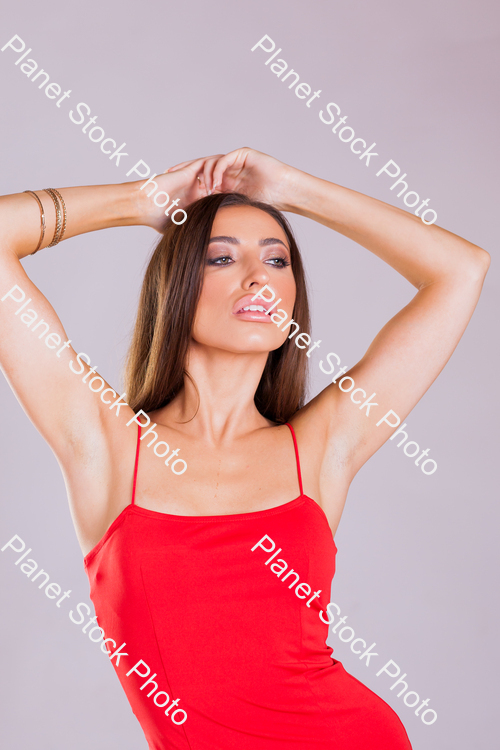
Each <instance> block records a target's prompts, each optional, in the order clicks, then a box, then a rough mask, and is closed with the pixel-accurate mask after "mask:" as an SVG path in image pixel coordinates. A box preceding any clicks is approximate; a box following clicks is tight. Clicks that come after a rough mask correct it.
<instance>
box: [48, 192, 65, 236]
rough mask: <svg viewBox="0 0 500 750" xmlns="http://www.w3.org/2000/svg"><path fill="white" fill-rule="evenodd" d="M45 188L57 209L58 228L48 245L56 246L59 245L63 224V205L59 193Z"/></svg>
mask: <svg viewBox="0 0 500 750" xmlns="http://www.w3.org/2000/svg"><path fill="white" fill-rule="evenodd" d="M44 190H45V192H46V193H47V194H48V195H50V197H51V198H52V200H53V201H54V207H55V209H56V228H55V229H54V236H53V237H52V242H51V243H50V245H47V247H54V245H57V243H58V242H59V240H60V234H61V225H62V212H61V206H60V205H59V199H58V198H57V195H56V194H55V193H54V191H53V190H52V188H44Z"/></svg>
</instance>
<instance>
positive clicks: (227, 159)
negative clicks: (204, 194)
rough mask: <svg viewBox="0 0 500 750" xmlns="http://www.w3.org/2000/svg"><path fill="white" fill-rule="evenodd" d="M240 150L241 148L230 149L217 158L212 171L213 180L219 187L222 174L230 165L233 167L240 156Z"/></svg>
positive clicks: (222, 177)
mask: <svg viewBox="0 0 500 750" xmlns="http://www.w3.org/2000/svg"><path fill="white" fill-rule="evenodd" d="M240 152H241V149H237V150H236V151H230V152H229V153H228V154H225V155H224V156H222V157H221V158H220V159H218V161H217V163H216V165H215V167H214V171H213V180H214V182H215V183H216V184H217V185H218V186H219V187H221V186H222V180H223V179H224V174H225V173H226V171H227V170H228V169H229V168H230V167H233V166H234V165H235V164H236V162H237V161H238V159H239V158H240V157H241V153H240Z"/></svg>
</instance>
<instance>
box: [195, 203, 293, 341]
mask: <svg viewBox="0 0 500 750" xmlns="http://www.w3.org/2000/svg"><path fill="white" fill-rule="evenodd" d="M265 284H267V285H268V287H269V288H270V289H272V291H273V292H274V293H275V297H274V301H277V300H278V299H280V298H281V302H280V303H279V304H278V305H277V307H275V308H274V310H273V312H276V310H278V309H282V310H285V311H286V313H287V314H288V318H287V322H288V321H289V320H290V318H291V315H292V310H293V306H294V303H295V293H296V287H295V279H294V276H293V273H292V267H291V258H290V249H289V245H288V240H287V237H286V234H285V232H284V231H283V229H282V228H281V226H280V225H279V224H278V223H277V222H276V221H275V220H274V219H273V218H272V216H270V215H269V214H268V213H266V212H265V211H261V210H260V209H258V208H253V207H251V206H228V207H227V208H221V209H219V211H218V212H217V214H216V217H215V220H214V223H213V226H212V232H211V235H210V243H209V246H208V252H207V259H206V265H205V276H204V281H203V288H202V291H201V296H200V300H199V302H198V307H197V310H196V316H195V321H194V326H193V333H192V337H193V339H194V340H195V341H197V342H198V343H199V344H203V345H205V346H210V347H214V348H217V349H223V350H225V351H231V352H269V351H273V350H274V349H278V348H279V347H280V346H281V345H282V344H283V342H284V341H285V340H286V338H287V335H288V333H289V331H290V328H287V329H286V331H280V329H279V328H278V326H277V325H276V324H274V323H273V322H272V320H271V315H272V313H271V314H269V315H266V314H265V312H264V311H249V310H246V311H245V310H244V309H243V308H245V307H248V306H249V305H259V306H264V307H265V308H266V309H267V308H268V307H270V306H271V305H272V304H273V302H269V303H266V302H264V301H263V300H262V299H256V300H255V301H253V302H252V297H253V296H254V294H256V293H257V292H258V291H259V290H260V289H261V288H262V287H263V286H264V285H265ZM265 296H266V297H267V298H268V299H269V298H270V297H271V294H270V292H268V291H267V290H266V291H265Z"/></svg>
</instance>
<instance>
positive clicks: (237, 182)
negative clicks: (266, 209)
mask: <svg viewBox="0 0 500 750" xmlns="http://www.w3.org/2000/svg"><path fill="white" fill-rule="evenodd" d="M187 169H190V170H194V174H195V175H196V176H197V177H199V181H198V182H199V185H200V186H201V188H202V189H203V191H204V192H203V194H204V195H210V194H211V193H212V192H219V193H229V192H236V193H243V194H244V195H247V196H248V197H249V198H252V199H253V200H260V201H264V202H265V203H270V204H271V205H273V206H275V207H276V208H278V209H279V210H281V211H286V210H290V206H291V204H292V200H291V197H292V196H291V193H292V192H293V190H294V185H295V184H296V182H297V180H296V179H294V176H295V175H299V174H300V172H299V171H298V170H296V169H294V168H293V167H290V166H288V165H287V164H284V163H283V162H281V161H278V159H274V158H273V157H272V156H268V155H267V154H263V153H261V152H260V151H255V150H254V149H251V148H238V149H236V151H231V152H230V153H228V154H225V155H223V154H218V155H216V156H207V157H203V158H201V159H194V160H193V161H186V162H182V163H181V164H176V165H175V166H174V167H170V169H169V170H168V174H171V175H175V174H177V173H178V172H184V171H185V170H187ZM192 173H193V172H190V174H192Z"/></svg>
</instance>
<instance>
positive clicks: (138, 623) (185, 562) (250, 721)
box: [84, 426, 411, 750]
mask: <svg viewBox="0 0 500 750" xmlns="http://www.w3.org/2000/svg"><path fill="white" fill-rule="evenodd" d="M290 429H291V430H292V428H291V426H290ZM292 434H293V430H292ZM139 436H140V428H139V435H138V437H139ZM294 443H295V436H294ZM138 445H140V444H139V443H138ZM295 449H296V455H297V469H298V473H299V482H300V483H301V480H300V465H299V463H298V453H297V448H296V443H295ZM138 457H139V452H137V455H136V470H135V474H134V493H135V482H136V476H137V460H138ZM266 535H267V537H269V538H270V539H272V540H273V542H275V544H276V547H275V549H274V550H273V552H274V551H276V550H278V549H279V548H281V551H280V552H279V554H278V555H277V556H276V557H274V558H273V560H272V561H269V562H268V564H267V565H266V564H265V563H266V561H267V560H269V557H271V554H273V553H271V552H265V551H264V550H263V549H262V548H261V547H257V548H256V549H255V550H254V551H253V552H252V551H251V550H252V547H254V545H256V544H257V543H258V542H259V541H260V540H261V539H262V538H263V537H265V536H266ZM262 545H263V546H265V547H266V548H267V549H270V547H271V546H272V545H271V542H269V541H267V540H265V541H264V542H262ZM335 554H336V547H335V543H334V541H333V537H332V533H331V530H330V527H329V525H328V522H327V519H326V516H325V514H324V513H323V511H322V510H321V508H320V507H319V505H317V503H316V502H315V501H314V500H312V499H311V498H309V497H307V496H306V495H304V494H302V486H301V494H300V495H299V497H297V498H295V499H294V500H291V501H290V502H288V503H286V504H284V505H281V506H279V507H277V508H271V509H268V510H263V511H257V512H254V513H239V514H236V515H225V516H177V515H170V514H167V513H159V512H156V511H152V510H147V509H146V508H141V507H139V506H137V505H135V504H134V503H132V504H130V505H128V506H127V507H126V508H125V509H124V510H123V511H122V513H120V515H119V516H118V518H116V519H115V521H114V522H113V524H112V525H111V526H110V528H109V529H108V531H107V532H106V534H105V535H104V537H103V539H102V540H101V541H100V542H99V543H98V544H97V545H96V547H94V549H93V550H92V551H91V552H90V553H89V554H88V555H87V556H86V558H85V561H84V562H85V568H86V571H87V574H88V576H89V580H90V590H91V598H92V601H93V603H94V606H95V610H96V614H97V616H98V623H99V625H100V627H101V628H103V629H104V631H105V636H106V638H113V640H114V641H115V642H116V644H117V647H119V646H120V645H121V644H122V643H125V644H126V647H124V648H122V653H126V654H127V656H124V657H123V658H121V660H120V663H119V665H118V666H116V665H115V661H116V658H117V657H115V658H113V659H112V660H111V661H112V663H113V665H114V666H115V670H116V672H117V675H118V677H119V679H120V681H121V683H122V685H123V688H124V689H125V692H126V694H127V697H128V700H129V701H130V704H131V706H132V710H133V711H134V713H135V715H136V716H137V718H138V720H139V721H140V723H141V726H142V728H143V730H144V733H145V735H146V738H147V741H148V745H149V748H150V750H153V749H154V750H173V749H175V750H177V749H179V750H181V749H182V750H235V749H236V750H271V749H273V750H276V749H277V748H281V749H282V750H286V749H287V748H290V750H311V749H312V750H411V745H410V742H409V740H408V737H407V734H406V732H405V730H404V727H403V725H402V723H401V722H400V720H399V718H398V717H397V715H396V714H395V713H394V711H393V710H392V709H391V708H390V707H389V706H388V705H387V704H386V703H385V702H384V701H383V700H382V699H381V698H379V697H378V696H377V695H375V693H373V692H372V691H371V690H369V689H368V688H367V687H365V686H364V685H362V684H361V683H360V682H359V681H358V680H356V679H355V678H354V677H352V676H351V675H349V674H348V673H347V672H346V671H345V670H344V668H343V666H342V664H341V663H340V662H338V661H336V660H334V659H333V658H332V656H331V654H332V649H331V648H330V647H329V646H327V645H326V643H325V641H326V638H327V635H328V626H327V625H325V624H324V623H322V621H321V620H320V618H319V612H320V611H321V609H323V610H324V611H325V613H326V605H327V604H328V602H329V599H330V597H329V594H330V584H331V580H332V578H333V575H334V572H335ZM279 561H281V562H279ZM283 563H286V564H287V566H288V567H287V569H286V572H285V571H283V574H282V576H281V577H278V572H277V571H278V570H282V568H283ZM273 565H275V568H274V570H273V569H272V567H273ZM292 568H293V570H294V571H296V572H297V573H298V574H299V576H300V582H301V583H307V584H309V585H310V587H311V589H312V591H313V592H315V591H317V590H319V589H321V590H322V593H321V594H320V596H319V598H316V599H314V600H313V601H311V603H310V606H309V607H308V606H307V604H306V602H307V601H310V597H308V598H304V599H302V598H299V596H298V595H296V593H295V587H294V581H296V580H297V579H296V577H295V576H294V575H290V576H289V578H288V579H287V580H282V579H283V578H284V577H285V576H286V573H288V572H289V571H290V569H292ZM289 585H291V586H292V588H290V587H289ZM296 585H297V586H299V583H298V582H297V584H296ZM304 592H305V589H304V588H303V589H301V593H304ZM106 646H107V647H108V648H109V649H110V651H111V652H113V651H115V650H116V648H115V647H114V646H113V643H112V642H110V641H108V642H107V643H106ZM139 660H142V661H143V662H145V663H146V664H147V665H148V666H149V667H150V668H151V671H150V673H149V677H150V678H151V677H153V675H156V676H154V677H153V679H154V683H157V685H158V688H155V686H154V683H152V682H151V683H149V684H148V685H146V686H145V687H144V689H143V690H142V691H141V690H140V688H141V686H142V685H144V683H145V682H146V681H147V679H148V678H141V677H139V675H137V674H136V673H134V672H133V673H131V674H130V675H129V676H126V673H127V671H128V670H130V669H131V668H132V667H133V666H134V665H135V664H136V663H137V662H138V661H139ZM139 669H140V670H141V672H142V673H143V674H144V673H145V672H146V668H145V667H144V666H142V665H140V666H139ZM150 690H151V691H154V692H153V693H152V695H151V697H148V692H149V691H150ZM159 691H163V692H162V694H161V695H160V696H159V697H158V698H157V703H159V704H160V705H161V704H162V703H163V702H164V701H165V694H168V698H169V700H170V701H172V700H173V699H179V702H178V704H176V707H175V708H173V709H172V710H171V713H170V715H173V711H174V710H177V709H183V710H184V711H185V712H186V713H187V720H186V721H185V722H184V723H183V724H182V725H179V726H177V725H176V724H175V723H173V721H172V720H171V718H170V715H169V716H166V715H165V709H164V708H160V707H159V706H158V705H155V703H154V699H155V697H156V696H157V695H158V693H159ZM166 705H167V708H168V701H167V704H166ZM182 717H183V714H182V713H178V714H177V715H176V720H177V721H180V720H182Z"/></svg>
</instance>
